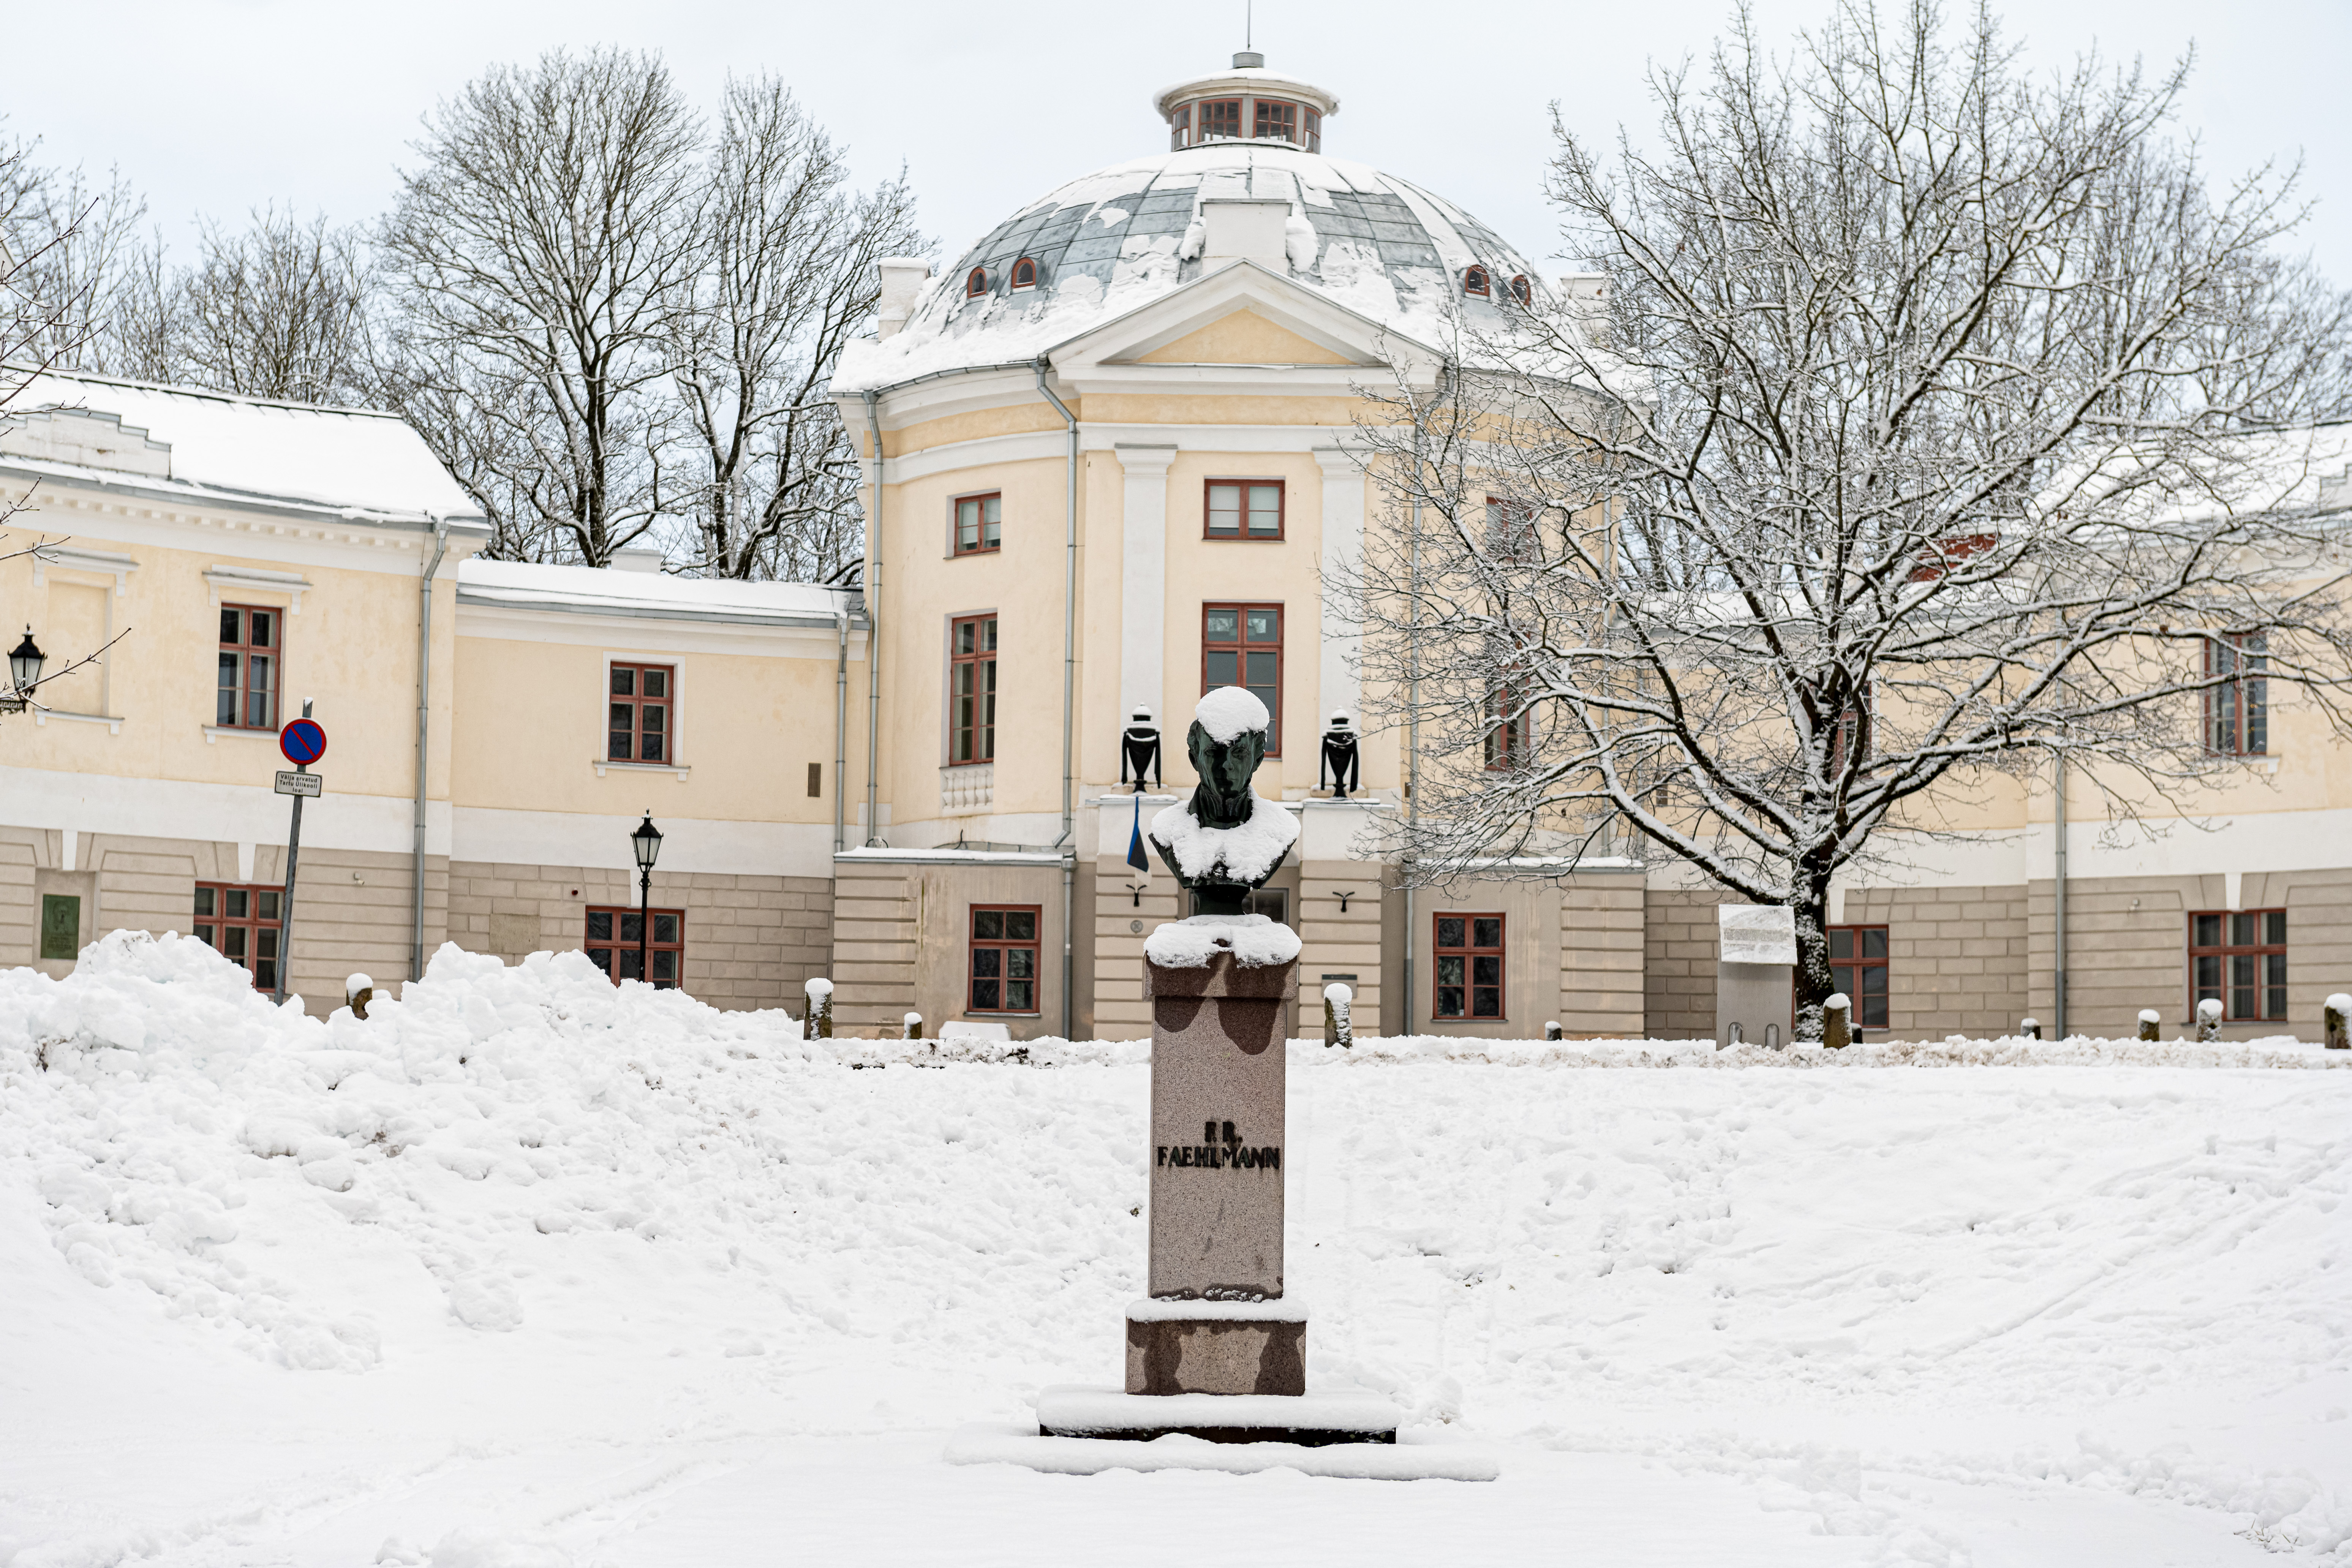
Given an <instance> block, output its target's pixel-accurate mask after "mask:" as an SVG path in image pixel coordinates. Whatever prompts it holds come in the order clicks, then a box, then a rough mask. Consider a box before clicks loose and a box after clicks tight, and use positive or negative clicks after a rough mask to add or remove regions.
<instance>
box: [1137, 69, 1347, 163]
mask: <svg viewBox="0 0 2352 1568" xmlns="http://www.w3.org/2000/svg"><path fill="white" fill-rule="evenodd" d="M1156 105H1157V107H1158V109H1159V110H1160V116H1161V117H1162V118H1163V119H1165V120H1166V121H1167V122H1168V146H1169V150H1170V151H1171V152H1177V153H1181V152H1182V151H1183V150H1184V149H1186V148H1187V147H1204V146H1207V145H1208V144H1209V143H1211V142H1284V143H1286V144H1288V145H1290V146H1293V147H1301V148H1304V149H1305V150H1306V151H1307V152H1309V153H1320V152H1321V151H1323V119H1324V117H1325V116H1326V115H1330V114H1337V113H1338V112H1339V100H1338V99H1336V98H1333V97H1332V96H1331V95H1330V94H1329V93H1328V92H1326V91H1324V90H1323V89H1321V88H1319V87H1317V86H1315V85H1313V84H1312V83H1310V82H1304V81H1300V80H1298V79H1296V78H1294V77H1286V76H1279V75H1277V74H1276V73H1275V72H1273V71H1270V70H1268V69H1266V68H1265V56H1263V55H1260V54H1256V53H1255V52H1252V51H1249V50H1244V51H1243V52H1242V53H1240V54H1237V55H1235V56H1234V68H1233V69H1232V70H1230V71H1223V72H1220V73H1219V74H1217V75H1215V76H1207V77H1202V78H1200V79H1197V80H1194V81H1188V82H1185V83H1182V84H1181V85H1180V86H1177V87H1171V88H1170V89H1168V90H1167V91H1165V92H1163V93H1161V94H1160V96H1159V98H1158V100H1156Z"/></svg>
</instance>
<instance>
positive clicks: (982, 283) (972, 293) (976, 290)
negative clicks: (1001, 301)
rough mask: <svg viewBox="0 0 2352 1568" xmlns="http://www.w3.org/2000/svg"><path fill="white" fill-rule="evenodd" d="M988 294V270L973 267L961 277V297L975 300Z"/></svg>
mask: <svg viewBox="0 0 2352 1568" xmlns="http://www.w3.org/2000/svg"><path fill="white" fill-rule="evenodd" d="M987 292H988V268H985V267H975V268H972V269H971V271H969V272H967V273H965V274H964V275H963V297H964V298H965V299H967V300H977V299H979V298H980V297H981V296H982V294H985V293H987Z"/></svg>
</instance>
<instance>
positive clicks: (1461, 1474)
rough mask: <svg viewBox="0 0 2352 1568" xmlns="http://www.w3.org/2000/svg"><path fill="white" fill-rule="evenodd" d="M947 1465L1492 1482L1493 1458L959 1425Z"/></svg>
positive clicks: (1456, 1450) (1456, 1451) (1430, 1446)
mask: <svg viewBox="0 0 2352 1568" xmlns="http://www.w3.org/2000/svg"><path fill="white" fill-rule="evenodd" d="M941 1457H942V1458H945V1459H946V1460H947V1462H948V1463H949V1464H950V1465H1021V1466H1024V1467H1025V1468H1029V1469H1033V1470H1042V1471H1044V1472H1045V1473H1046V1474H1048V1475H1057V1476H1098V1475H1101V1474H1103V1473H1104V1472H1106V1471H1108V1470H1147V1471H1148V1470H1215V1471H1218V1472H1220V1473H1222V1474H1224V1475H1229V1476H1247V1475H1256V1474H1259V1473H1261V1472H1263V1471H1265V1470H1296V1471H1297V1472H1298V1473H1299V1474H1301V1475H1307V1476H1332V1477H1337V1478H1341V1479H1348V1480H1358V1481H1436V1480H1444V1481H1491V1480H1493V1479H1495V1478H1496V1475H1497V1474H1498V1473H1499V1467H1498V1466H1496V1463H1495V1458H1494V1456H1493V1455H1491V1454H1487V1453H1485V1452H1482V1451H1480V1450H1478V1449H1476V1448H1467V1447H1458V1446H1456V1445H1454V1444H1451V1443H1446V1444H1436V1443H1327V1444H1324V1445H1322V1446H1320V1447H1311V1448H1310V1447H1305V1446H1303V1445H1301V1444H1297V1443H1274V1442H1264V1443H1202V1442H1195V1441H1193V1440H1192V1439H1190V1438H1186V1437H1181V1436H1170V1437H1165V1438H1162V1439H1161V1440H1160V1441H1159V1442H1156V1443H1136V1442H1129V1441H1126V1440H1123V1439H1110V1438H1102V1437H1054V1436H1043V1435H1041V1434H1039V1433H1038V1432H1037V1431H1036V1430H1034V1428H1032V1427H1028V1426H1010V1425H1003V1424H985V1425H974V1426H965V1427H962V1428H961V1429H960V1430H958V1431H957V1432H956V1433H955V1435H954V1436H951V1437H950V1438H949V1439H948V1447H947V1452H946V1453H945V1454H944V1455H943V1456H941Z"/></svg>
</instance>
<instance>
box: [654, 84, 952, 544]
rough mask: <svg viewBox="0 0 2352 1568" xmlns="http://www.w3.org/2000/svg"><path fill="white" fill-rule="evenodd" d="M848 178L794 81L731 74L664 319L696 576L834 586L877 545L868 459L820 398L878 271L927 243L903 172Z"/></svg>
mask: <svg viewBox="0 0 2352 1568" xmlns="http://www.w3.org/2000/svg"><path fill="white" fill-rule="evenodd" d="M848 182H849V173H848V169H847V166H846V163H845V159H844V157H843V154H842V152H841V149H839V148H838V147H836V146H835V144H834V142H833V141H832V139H831V138H830V137H828V136H827V135H826V134H825V133H824V130H823V129H822V128H821V127H819V126H818V125H816V124H815V123H814V122H813V121H811V120H810V119H809V118H808V116H807V115H806V114H805V113H804V112H803V110H802V109H801V107H800V105H799V104H798V103H797V102H795V101H794V100H793V96H792V94H791V93H790V92H789V91H788V90H786V89H785V87H784V86H783V84H782V82H780V81H778V80H776V79H774V78H772V77H763V78H760V79H756V80H748V81H747V80H730V81H729V83H728V84H727V97H726V103H725V107H724V109H723V110H722V112H721V114H720V119H719V138H718V145H717V147H716V148H715V149H714V151H713V153H712V156H711V160H710V165H709V174H708V176H707V184H706V187H705V193H704V196H703V200H702V204H701V213H700V217H699V220H698V223H697V225H696V240H697V244H696V247H695V255H694V258H693V265H692V268H691V269H690V270H689V271H688V274H687V276H686V277H685V278H684V279H682V280H681V281H680V282H679V283H678V284H677V287H676V289H674V291H673V293H672V296H671V299H670V300H669V304H668V311H667V316H668V331H669V352H670V354H671V360H672V364H673V367H674V368H673V373H672V374H673V376H674V378H675V382H676V384H677V395H678V399H679V404H680V407H681V409H682V411H683V415H684V418H683V421H682V424H683V427H684V431H685V434H684V435H683V436H682V437H681V440H682V442H683V443H684V444H685V445H686V446H688V447H690V448H691V451H692V458H691V459H690V461H689V462H688V464H687V465H685V466H686V467H687V468H688V473H686V474H682V475H681V476H680V479H679V483H678V488H677V490H676V492H675V494H676V496H677V504H678V506H679V508H680V510H683V511H685V512H687V513H688V516H689V518H690V519H691V521H692V523H693V525H694V530H695V539H694V545H693V557H692V562H691V566H690V569H691V570H693V571H697V572H700V573H705V574H710V575H714V576H722V577H768V578H782V579H803V580H809V579H814V580H822V579H824V578H826V577H829V576H831V575H832V574H835V573H837V572H838V571H839V570H840V569H841V568H842V567H843V566H844V565H845V563H848V562H850V561H852V560H854V559H856V558H857V557H858V556H859V555H860V554H861V553H862V549H863V545H862V525H861V521H860V516H861V514H860V512H859V510H858V507H857V501H856V491H857V459H856V453H855V452H854V451H853V450H852V448H851V447H850V444H849V442H848V440H847V438H846V436H845V433H844V431H843V430H842V428H841V421H840V417H839V416H838V414H837V413H836V411H835V408H834V405H832V403H831V402H829V401H827V400H826V399H824V397H823V396H822V395H821V394H822V393H823V390H824V384H825V383H826V382H827V381H828V380H829V379H831V377H832V374H833V367H834V363H835V361H836V360H837V359H838V358H839V357H840V354H841V350H842V346H843V345H844V344H845V342H847V341H848V339H849V336H850V334H851V332H852V331H855V330H856V328H857V327H858V325H859V324H860V323H861V322H863V321H865V320H866V317H867V316H868V315H869V314H870V313H871V311H872V310H873V305H874V300H875V297H876V273H875V265H874V264H875V263H876V262H877V261H878V260H880V259H881V258H884V257H887V256H897V255H903V254H906V253H908V252H909V251H913V250H918V249H920V248H921V247H923V245H924V243H925V241H924V240H923V238H922V237H921V236H920V235H919V234H918V233H916V231H915V226H914V207H913V202H912V199H911V197H910V196H909V195H908V191H907V188H906V182H905V180H904V178H903V176H902V177H900V178H898V179H896V180H892V181H889V182H887V183H886V184H881V185H879V186H877V187H876V188H875V189H874V190H872V191H869V192H863V193H859V192H855V191H853V190H851V189H849V188H848ZM689 486H690V487H691V488H690V489H689V488H688V487H689Z"/></svg>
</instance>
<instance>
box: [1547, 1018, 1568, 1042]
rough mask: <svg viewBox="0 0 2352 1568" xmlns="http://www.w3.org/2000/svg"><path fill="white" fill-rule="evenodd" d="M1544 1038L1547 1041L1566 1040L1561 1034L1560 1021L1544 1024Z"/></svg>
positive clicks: (1555, 1020) (1556, 1019) (1554, 1020)
mask: <svg viewBox="0 0 2352 1568" xmlns="http://www.w3.org/2000/svg"><path fill="white" fill-rule="evenodd" d="M1544 1038H1545V1039H1547V1040H1557V1039H1562V1038H1565V1037H1564V1036H1562V1035H1561V1033H1560V1032H1559V1019H1558V1018H1553V1019H1549V1020H1548V1021H1547V1022H1546V1023H1545V1024H1544Z"/></svg>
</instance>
